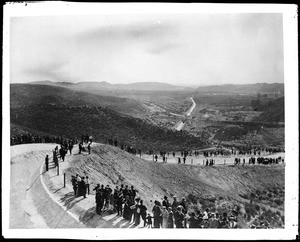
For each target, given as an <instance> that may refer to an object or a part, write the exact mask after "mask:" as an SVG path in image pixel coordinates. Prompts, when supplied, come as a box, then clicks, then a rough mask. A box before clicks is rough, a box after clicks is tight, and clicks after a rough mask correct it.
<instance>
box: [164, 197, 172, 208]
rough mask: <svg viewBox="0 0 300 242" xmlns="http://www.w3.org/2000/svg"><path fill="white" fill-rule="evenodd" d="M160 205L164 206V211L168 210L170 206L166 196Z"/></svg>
mask: <svg viewBox="0 0 300 242" xmlns="http://www.w3.org/2000/svg"><path fill="white" fill-rule="evenodd" d="M162 205H163V206H165V207H166V209H168V207H170V206H171V204H170V202H169V200H168V197H167V196H164V200H163V201H162Z"/></svg>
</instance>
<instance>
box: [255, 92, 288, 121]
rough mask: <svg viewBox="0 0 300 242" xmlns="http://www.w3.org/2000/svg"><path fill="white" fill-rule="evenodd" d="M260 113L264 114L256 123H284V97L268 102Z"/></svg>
mask: <svg viewBox="0 0 300 242" xmlns="http://www.w3.org/2000/svg"><path fill="white" fill-rule="evenodd" d="M259 111H263V113H262V114H261V115H260V116H259V117H258V118H257V119H256V120H255V121H263V122H284V97H281V98H278V99H275V100H272V101H270V102H268V103H267V104H266V105H263V106H262V107H261V108H260V110H259Z"/></svg>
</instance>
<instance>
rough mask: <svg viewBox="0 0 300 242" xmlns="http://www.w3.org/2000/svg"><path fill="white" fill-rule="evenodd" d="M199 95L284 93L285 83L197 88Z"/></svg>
mask: <svg viewBox="0 0 300 242" xmlns="http://www.w3.org/2000/svg"><path fill="white" fill-rule="evenodd" d="M197 92H199V93H240V94H246V93H249V94H251V93H252V94H253V93H278V92H279V93H280V94H281V95H283V93H284V84H283V83H271V84H268V83H256V84H244V85H236V84H225V85H213V86H203V87H199V88H197Z"/></svg>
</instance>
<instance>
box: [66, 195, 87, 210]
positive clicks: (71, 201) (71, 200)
mask: <svg viewBox="0 0 300 242" xmlns="http://www.w3.org/2000/svg"><path fill="white" fill-rule="evenodd" d="M83 199H84V197H82V198H81V199H78V200H76V197H75V196H74V192H69V193H66V194H65V195H64V196H63V197H62V198H61V199H60V202H63V203H64V206H65V207H66V208H67V210H69V209H71V208H72V207H74V205H75V204H76V203H78V202H80V201H81V200H83Z"/></svg>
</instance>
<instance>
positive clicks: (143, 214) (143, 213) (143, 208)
mask: <svg viewBox="0 0 300 242" xmlns="http://www.w3.org/2000/svg"><path fill="white" fill-rule="evenodd" d="M140 214H141V217H142V219H143V220H144V227H145V226H146V224H147V220H146V216H147V208H146V206H145V205H144V204H143V200H141V201H140Z"/></svg>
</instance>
